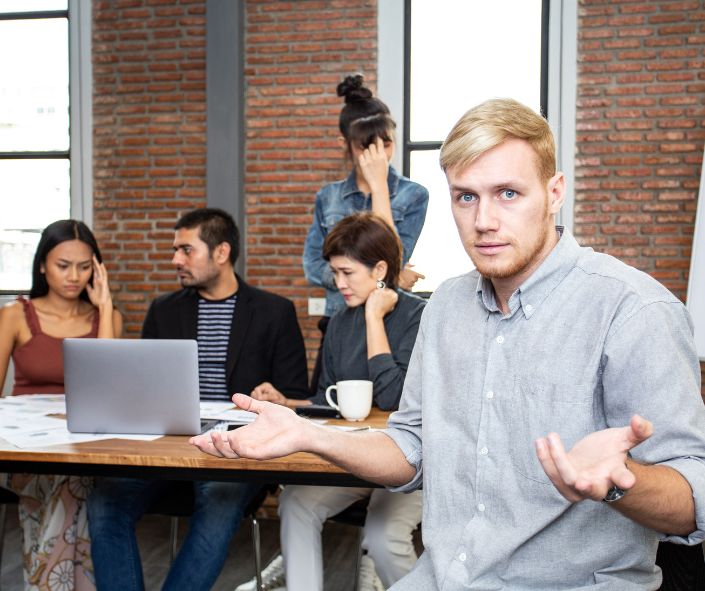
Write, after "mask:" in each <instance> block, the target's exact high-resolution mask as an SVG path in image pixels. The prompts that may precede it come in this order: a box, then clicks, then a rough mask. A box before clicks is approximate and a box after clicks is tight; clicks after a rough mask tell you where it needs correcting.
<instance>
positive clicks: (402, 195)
mask: <svg viewBox="0 0 705 591" xmlns="http://www.w3.org/2000/svg"><path fill="white" fill-rule="evenodd" d="M387 185H388V188H389V200H390V205H391V208H392V219H393V220H394V226H395V228H396V230H397V233H398V234H399V238H400V239H401V243H402V246H403V247H404V252H403V258H404V260H403V262H404V264H406V263H407V262H408V261H409V259H410V258H411V254H412V253H413V252H414V247H415V246H416V241H417V240H418V239H419V234H421V229H422V228H423V223H424V220H425V219H426V208H427V207H428V191H427V190H426V187H423V186H422V185H419V184H418V183H415V182H413V181H410V180H409V179H408V178H406V177H404V176H401V175H399V173H397V171H396V170H395V169H394V167H393V166H390V167H389V174H388V175H387ZM370 209H372V199H371V197H370V196H369V195H365V194H364V193H362V192H361V191H360V189H358V188H357V181H356V179H355V171H354V170H353V171H352V172H351V173H350V175H349V176H348V178H346V179H345V180H343V181H338V182H336V183H330V184H329V185H326V186H325V187H323V188H322V189H321V190H320V191H319V192H318V194H317V195H316V205H315V208H314V212H313V223H312V224H311V227H310V229H309V231H308V235H307V236H306V242H305V244H304V273H305V274H306V279H308V281H309V283H312V284H313V285H320V286H322V287H325V288H326V312H325V315H326V316H332V315H333V314H334V313H335V312H337V311H338V310H342V309H344V308H345V300H344V299H343V297H342V296H341V295H340V293H339V292H338V289H337V288H336V286H335V281H334V279H333V273H332V272H331V270H330V266H329V265H328V261H325V260H324V259H323V255H322V252H323V241H324V240H325V239H326V236H327V235H328V233H329V232H330V231H331V230H332V229H333V226H335V225H336V224H337V223H338V222H339V221H340V220H342V219H343V218H344V217H346V216H349V215H351V214H353V213H355V212H358V211H369V210H370Z"/></svg>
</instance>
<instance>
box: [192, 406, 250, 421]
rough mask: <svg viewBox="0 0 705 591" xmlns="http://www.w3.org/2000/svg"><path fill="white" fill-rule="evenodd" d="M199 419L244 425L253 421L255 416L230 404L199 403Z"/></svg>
mask: <svg viewBox="0 0 705 591" xmlns="http://www.w3.org/2000/svg"><path fill="white" fill-rule="evenodd" d="M201 418H202V419H216V420H218V421H226V422H228V423H235V424H238V425H246V424H248V423H251V422H252V421H254V420H255V419H256V418H257V415H256V414H255V413H253V412H249V411H246V410H242V409H239V408H237V407H236V406H235V405H234V404H233V403H232V402H201Z"/></svg>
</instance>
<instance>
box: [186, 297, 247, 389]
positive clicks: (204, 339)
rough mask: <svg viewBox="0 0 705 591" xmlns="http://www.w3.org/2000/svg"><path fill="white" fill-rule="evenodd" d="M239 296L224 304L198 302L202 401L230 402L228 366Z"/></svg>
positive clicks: (206, 301) (199, 365) (211, 301)
mask: <svg viewBox="0 0 705 591" xmlns="http://www.w3.org/2000/svg"><path fill="white" fill-rule="evenodd" d="M236 301H237V295H236V294H233V295H231V296H230V297H229V298H226V299H224V300H206V299H203V298H200V297H199V298H198V332H197V336H196V340H197V341H198V379H199V385H200V391H201V400H230V396H231V395H232V394H231V393H230V392H228V385H227V376H226V375H225V365H226V362H227V358H228V342H229V340H230V330H231V327H232V324H233V314H234V313H235V302H236Z"/></svg>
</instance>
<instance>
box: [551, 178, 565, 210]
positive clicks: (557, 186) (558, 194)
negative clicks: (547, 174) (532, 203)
mask: <svg viewBox="0 0 705 591" xmlns="http://www.w3.org/2000/svg"><path fill="white" fill-rule="evenodd" d="M547 189H548V210H549V212H550V213H551V214H552V215H555V214H557V213H558V212H559V211H560V209H561V207H562V206H563V202H564V201H565V175H564V174H563V173H562V172H557V173H556V174H554V175H553V176H552V177H551V178H550V180H549V181H548V185H547Z"/></svg>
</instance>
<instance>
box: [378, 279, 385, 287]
mask: <svg viewBox="0 0 705 591" xmlns="http://www.w3.org/2000/svg"><path fill="white" fill-rule="evenodd" d="M385 287H387V284H386V283H385V282H384V279H377V289H384V288H385Z"/></svg>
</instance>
